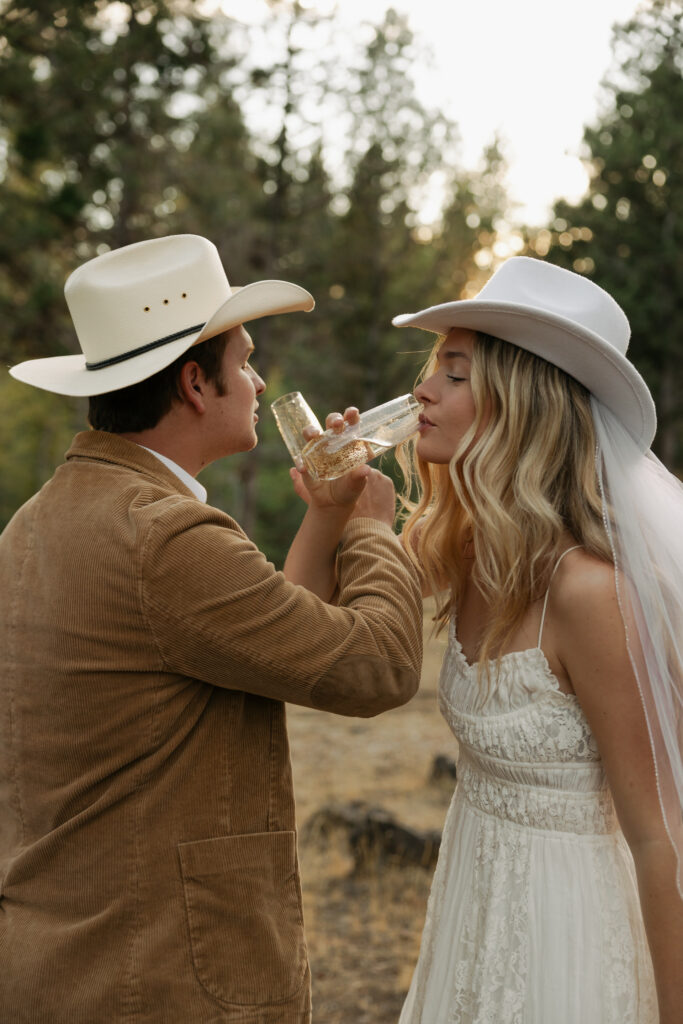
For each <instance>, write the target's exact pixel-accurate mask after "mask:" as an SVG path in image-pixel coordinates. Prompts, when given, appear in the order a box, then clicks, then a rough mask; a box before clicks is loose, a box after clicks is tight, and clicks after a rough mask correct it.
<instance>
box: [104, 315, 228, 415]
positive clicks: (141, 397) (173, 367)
mask: <svg viewBox="0 0 683 1024" xmlns="http://www.w3.org/2000/svg"><path fill="white" fill-rule="evenodd" d="M227 343H228V334H227V332H225V333H223V334H217V335H216V336H215V337H214V338H209V339H208V340H207V341H203V342H201V343H200V344H199V345H193V346H192V347H191V348H189V349H188V350H187V351H186V352H183V354H182V355H180V356H178V358H177V359H175V360H174V361H173V362H172V363H170V365H169V366H166V367H165V368H164V369H163V370H159V372H158V373H155V374H154V375H153V376H152V377H148V378H147V380H141V381H140V382H139V383H138V384H130V385H129V386H128V387H127V388H120V390H118V391H109V392H107V393H106V394H104V395H91V396H90V398H89V399H88V403H89V405H88V422H89V423H90V426H91V427H93V428H94V429H95V430H107V431H108V432H109V433H110V434H128V433H137V432H138V431H140V430H151V429H152V427H156V425H157V424H158V423H159V421H160V420H161V419H162V418H163V417H164V416H165V415H166V413H167V412H169V410H170V408H171V406H172V405H173V403H174V402H176V401H179V400H180V387H179V384H180V372H181V370H182V368H183V366H184V365H185V363H189V362H195V363H197V364H198V365H199V366H200V367H201V369H202V371H203V373H204V376H205V377H206V379H207V381H210V382H211V383H213V385H214V387H215V388H216V391H217V392H218V394H219V395H223V394H225V384H224V382H223V378H222V375H221V366H222V363H223V354H224V352H225V346H226V345H227Z"/></svg>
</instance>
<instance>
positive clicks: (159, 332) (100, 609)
mask: <svg viewBox="0 0 683 1024" xmlns="http://www.w3.org/2000/svg"><path fill="white" fill-rule="evenodd" d="M65 292H66V298H67V302H68V305H69V308H70V311H71V314H72V317H73V321H74V325H75V327H76V332H77V334H78V338H79V342H80V345H81V348H82V352H83V354H82V355H78V356H63V357H54V358H46V359H40V360H33V361H31V362H28V363H22V364H20V365H19V366H17V367H14V368H13V370H12V371H11V372H12V374H13V376H15V377H16V378H18V379H19V380H22V381H24V382H26V383H29V384H32V385H34V386H37V387H41V388H45V389H47V390H51V391H56V392H58V393H61V394H66V395H82V396H88V397H89V398H90V414H89V416H90V422H91V425H92V426H93V427H94V428H95V429H93V430H91V431H86V432H84V433H81V434H78V435H77V436H76V438H75V439H74V441H73V444H72V447H71V449H70V450H69V452H67V455H66V462H65V463H64V464H63V465H62V466H60V467H59V468H58V469H57V470H56V472H55V474H54V476H53V477H52V479H51V480H50V481H49V482H48V483H47V484H46V485H45V486H44V487H43V488H42V490H41V491H40V492H39V493H38V494H37V495H35V496H34V497H33V498H32V499H31V500H30V501H29V502H27V504H26V505H24V506H23V507H22V508H21V509H20V510H19V511H18V512H17V513H16V515H15V516H14V518H13V519H12V521H11V522H10V524H9V525H8V527H7V528H6V530H5V531H4V533H3V534H2V536H0V578H2V580H3V586H2V588H1V589H0V651H1V652H2V663H3V664H2V669H3V670H2V674H1V676H0V680H1V682H0V729H1V734H2V737H3V742H2V744H1V745H0V884H1V888H0V964H1V965H2V966H1V968H0V1007H2V1011H1V1012H0V1016H1V1017H2V1019H3V1020H7V1021H8V1022H9V1021H17V1022H18V1021H31V1024H48V1022H49V1024H115V1022H124V1021H125V1022H127V1024H130V1022H138V1021H139V1022H143V1021H144V1022H145V1024H170V1022H173V1024H203V1022H205V1024H209V1022H219V1021H221V1022H236V1021H240V1022H250V1024H275V1022H277V1024H287V1022H292V1024H294V1022H297V1024H299V1022H302V1021H308V1020H310V1005H311V1004H310V975H309V968H308V960H307V953H306V945H305V941H304V933H303V922H302V908H301V891H300V883H299V871H298V863H297V850H296V833H295V820H294V800H293V794H292V779H291V771H290V761H289V750H288V742H287V732H286V725H285V707H284V702H286V701H290V702H293V703H295V704H300V705H304V706H308V707H312V708H319V709H321V710H325V711H331V712H334V713H337V714H342V715H358V716H368V715H375V714H378V713H379V712H382V711H384V710H385V709H387V708H391V707H393V706H396V705H399V704H402V703H404V702H405V701H407V700H408V699H409V698H410V697H411V696H412V695H413V693H414V692H415V689H416V686H417V682H418V673H419V665H420V655H421V650H420V642H421V620H422V606H421V597H420V591H419V587H418V584H417V581H416V579H415V576H414V573H413V571H412V569H411V567H410V563H409V561H408V559H407V558H406V556H405V555H404V553H403V551H402V548H401V546H400V544H399V542H398V540H397V539H396V537H395V535H394V533H393V531H392V529H391V520H392V517H393V489H390V494H389V495H387V482H386V478H384V477H382V476H381V474H378V473H376V472H375V471H372V473H371V474H370V477H369V482H368V478H367V473H368V471H365V475H364V474H363V473H360V474H359V473H357V472H356V473H355V475H351V474H350V475H349V477H348V479H347V478H344V481H343V482H342V484H341V485H339V486H338V489H337V492H336V501H331V500H327V501H325V500H323V499H325V498H326V497H327V499H329V498H330V495H325V494H324V493H322V497H321V492H316V495H315V496H312V500H311V504H310V505H309V508H308V511H307V513H306V517H305V519H304V523H303V524H302V530H303V534H302V536H304V538H307V537H326V538H327V543H328V545H329V546H330V550H331V551H332V552H336V549H337V542H339V552H338V563H337V564H338V570H337V575H338V588H339V591H338V605H337V606H334V607H333V606H331V605H329V604H326V603H324V602H323V601H321V600H320V599H319V598H317V597H316V596H314V594H312V593H311V592H309V590H306V589H304V588H303V587H302V586H297V585H295V584H294V583H292V582H290V580H288V579H287V578H286V576H285V575H283V573H278V572H275V570H274V568H273V566H272V565H270V564H269V563H268V562H267V561H266V559H265V557H264V556H263V554H262V553H261V552H260V551H259V550H258V548H256V547H255V545H254V544H253V543H251V541H250V540H249V539H248V537H247V536H246V535H245V534H244V532H243V531H242V529H241V528H240V526H239V525H238V523H237V522H236V521H235V520H234V519H233V518H232V517H231V516H230V515H227V514H225V513H223V512H221V511H219V510H218V509H215V508H212V507H211V506H209V505H207V504H206V492H205V491H204V488H203V487H202V486H201V485H200V484H199V483H198V482H197V480H196V479H195V476H196V474H197V473H198V472H199V470H200V469H201V468H202V467H203V466H205V465H207V464H208V463H209V462H212V461H213V460H215V459H218V458H222V457H225V456H228V455H232V454H235V453H237V452H241V451H247V450H249V449H251V448H253V447H254V445H255V444H256V434H255V423H256V420H257V419H258V416H257V415H256V408H257V404H258V403H257V400H258V398H259V396H260V395H261V394H262V393H263V390H264V388H265V384H264V383H263V381H262V380H261V378H260V377H259V376H258V375H257V374H256V372H255V371H254V370H253V369H252V368H251V366H250V364H249V357H250V354H251V351H252V348H253V345H252V342H251V338H250V337H249V334H248V333H247V331H246V330H245V328H244V326H243V325H244V323H246V322H250V321H252V320H255V319H258V318H260V317H264V316H267V315H270V314H276V313H287V312H293V311H296V310H310V309H312V307H313V300H312V299H311V296H310V295H309V294H308V292H306V291H304V289H302V288H299V287H297V286H296V285H292V284H288V283H286V282H283V281H262V282H257V283H255V284H251V285H247V286H246V287H244V288H241V289H237V288H231V287H230V286H229V284H228V281H227V278H226V276H225V272H224V270H223V267H222V265H221V262H220V259H219V257H218V253H217V251H216V249H215V247H214V246H213V245H212V244H211V243H210V242H208V241H207V240H206V239H203V238H200V237H198V236H194V235H176V236H170V237H166V238H159V239H154V240H150V241H147V242H141V243H138V244H135V245H130V246H126V247H124V248H123V249H119V250H115V251H113V252H110V253H107V254H106V255H104V256H100V257H97V258H96V259H93V260H91V261H89V262H88V263H86V264H84V265H83V266H81V267H80V268H79V269H77V270H76V271H75V272H74V273H73V274H72V275H71V277H70V278H69V280H68V281H67V284H66V289H65ZM327 486H328V487H329V485H327ZM340 501H341V504H339V502H340ZM321 727H324V722H323V720H321Z"/></svg>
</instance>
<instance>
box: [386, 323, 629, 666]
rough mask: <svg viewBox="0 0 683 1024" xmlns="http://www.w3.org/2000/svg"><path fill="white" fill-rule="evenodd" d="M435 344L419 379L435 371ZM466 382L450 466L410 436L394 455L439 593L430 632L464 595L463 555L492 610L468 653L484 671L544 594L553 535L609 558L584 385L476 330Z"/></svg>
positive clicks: (414, 543)
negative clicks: (422, 454) (465, 412)
mask: <svg viewBox="0 0 683 1024" xmlns="http://www.w3.org/2000/svg"><path fill="white" fill-rule="evenodd" d="M443 340H444V339H443V338H439V340H438V342H437V344H436V346H435V347H434V349H433V351H432V353H431V356H430V358H429V360H428V361H427V364H426V365H425V367H424V368H423V370H422V373H421V374H420V378H419V379H420V380H423V379H425V378H426V377H428V376H430V375H431V374H432V373H433V372H434V369H435V368H436V365H437V358H436V357H437V352H438V349H439V347H440V346H441V344H442V342H443ZM471 387H472V394H473V398H474V405H475V420H474V422H473V424H472V426H471V428H470V429H469V431H468V432H467V434H466V435H465V437H463V439H462V441H461V443H460V445H459V447H458V449H457V450H456V452H455V453H454V455H453V458H452V459H451V462H450V464H449V465H447V466H446V465H433V464H430V463H427V462H424V461H423V460H421V459H419V458H418V457H417V455H416V452H415V442H411V444H410V446H409V447H408V448H407V451H406V450H404V451H403V452H402V453H399V461H400V464H401V468H402V470H403V473H404V477H405V482H406V486H405V489H404V493H403V495H402V496H401V497H402V502H403V505H404V507H405V508H406V510H407V517H406V521H405V525H404V531H403V536H404V540H405V541H406V549H407V550H408V552H409V553H410V555H411V557H412V558H413V560H414V561H415V564H416V565H417V567H418V568H419V569H420V571H421V572H422V573H423V574H424V576H425V577H426V578H427V580H428V582H429V583H430V585H431V589H432V592H433V593H434V594H436V595H437V612H436V621H437V623H438V625H439V628H441V627H442V626H443V625H445V624H446V623H447V622H448V620H449V619H450V617H451V616H452V614H453V612H454V610H455V609H457V606H458V604H459V602H460V600H461V599H462V596H463V592H464V588H465V583H466V579H467V573H466V553H467V556H468V557H467V562H468V564H471V565H472V566H473V568H472V576H473V581H474V583H475V585H476V586H477V587H478V589H479V590H480V591H481V593H482V594H483V596H484V597H485V599H486V601H487V602H488V604H489V607H490V610H491V615H490V618H489V621H488V625H487V627H486V628H485V630H484V632H483V635H482V638H481V644H480V647H479V652H478V659H479V663H480V675H481V672H482V667H483V666H486V668H485V669H484V671H485V672H486V674H487V675H488V663H489V660H493V659H495V658H499V657H500V655H501V654H502V653H503V652H504V650H505V645H506V643H507V642H508V641H509V640H510V639H511V637H512V635H513V634H514V632H515V630H516V629H517V628H518V626H519V625H520V624H521V621H522V619H523V617H524V614H525V613H526V611H527V609H528V608H529V606H530V605H531V604H532V602H534V601H536V600H538V599H539V598H540V597H542V595H543V593H544V592H545V590H546V588H547V586H548V584H549V580H550V574H551V572H552V569H553V566H554V564H555V562H556V560H557V557H558V556H559V554H560V551H561V549H562V540H561V537H562V534H563V531H565V530H568V531H569V532H570V533H571V535H572V536H573V537H574V538H575V540H576V543H578V544H580V545H581V546H582V547H583V548H585V550H586V551H589V552H591V553H593V554H595V555H597V556H598V557H599V558H601V559H604V560H605V561H607V562H612V556H611V552H610V546H609V541H608V538H607V535H606V532H605V529H604V526H603V518H602V502H601V497H600V490H599V484H598V479H597V474H596V460H595V448H596V439H595V431H594V427H593V419H592V416H591V409H590V396H589V393H588V391H587V390H586V389H585V388H584V387H583V386H582V385H581V384H579V383H578V381H576V380H574V379H573V378H572V377H569V376H568V375H567V374H566V373H564V372H563V371H562V370H560V369H558V368H557V367H556V366H553V365H552V364H551V363H549V362H547V361H546V360H544V359H542V358H540V357H538V356H535V355H533V354H532V353H530V352H526V351H525V350H524V349H521V348H518V347H517V346H516V345H513V344H510V343H508V342H506V341H501V340H500V339H499V338H494V337H492V336H490V335H486V334H482V333H478V332H477V334H476V338H475V344H474V351H473V356H472V365H471ZM406 456H407V457H406ZM416 485H417V491H418V497H417V499H416V500H414V499H411V495H413V494H414V492H415V487H416ZM472 558H473V561H472Z"/></svg>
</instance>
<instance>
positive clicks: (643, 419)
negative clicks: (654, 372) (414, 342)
mask: <svg viewBox="0 0 683 1024" xmlns="http://www.w3.org/2000/svg"><path fill="white" fill-rule="evenodd" d="M392 323H393V324H394V325H395V326H396V327H421V328H422V329H423V330H426V331H434V332H435V333H436V334H448V332H449V330H450V329H451V328H452V327H468V328H470V329H471V330H475V331H482V332H484V333H485V334H491V335H494V336H495V337H497V338H502V339H503V341H510V342H512V343H513V344H515V345H518V346H519V347H520V348H523V349H526V350H527V351H528V352H533V353H534V355H537V356H541V357H542V358H543V359H546V360H547V361H548V362H550V363H553V364H554V365H555V366H559V367H560V369H561V370H564V371H565V373H568V374H569V375H570V376H571V377H575V378H576V380H578V381H579V382H580V383H581V384H583V386H584V387H585V388H587V389H588V390H589V391H590V392H591V393H592V394H593V395H595V397H596V398H597V399H599V400H600V401H601V402H602V403H603V404H604V405H605V406H607V408H608V409H610V410H611V411H612V412H613V413H614V415H615V416H616V417H617V418H618V419H619V420H620V421H621V422H622V423H623V424H624V426H625V427H626V428H627V429H628V430H629V432H630V433H631V434H632V435H633V437H634V439H635V440H636V441H637V442H638V444H639V446H640V447H641V448H642V449H643V450H647V449H648V448H649V447H650V445H651V444H652V440H653V438H654V436H655V430H656V428H657V418H656V412H655V405H654V402H653V400H652V396H651V394H650V392H649V390H648V387H647V384H646V383H645V381H644V380H643V378H642V377H641V376H640V374H639V373H638V371H637V370H636V369H635V367H634V366H633V364H632V363H631V362H629V360H628V359H627V358H626V350H627V348H628V343H629V338H630V334H631V329H630V327H629V323H628V320H627V319H626V316H625V314H624V312H623V310H622V309H621V307H620V306H618V305H617V303H616V302H615V301H614V299H613V298H612V297H611V296H610V295H608V294H607V292H606V291H603V289H602V288H599V287H598V285H596V284H594V283H593V282H592V281H589V280H588V278H586V277H582V276H581V275H580V274H574V273H572V271H570V270H563V269H562V268H561V267H556V266H554V265H553V264H552V263H544V262H543V261H542V260H537V259H530V258H529V257H527V256H513V257H511V258H510V259H508V260H506V261H505V263H503V264H502V265H501V266H500V267H499V268H498V270H497V271H496V272H495V274H494V275H493V276H492V277H491V279H490V280H489V281H488V282H487V283H486V284H485V285H484V287H483V288H482V290H481V291H480V292H479V294H478V295H477V297H476V298H474V299H464V300H462V301H460V302H444V303H442V304H441V305H439V306H430V308H429V309H423V310H421V312H419V313H401V314H400V315H399V316H396V317H394V319H393V321H392Z"/></svg>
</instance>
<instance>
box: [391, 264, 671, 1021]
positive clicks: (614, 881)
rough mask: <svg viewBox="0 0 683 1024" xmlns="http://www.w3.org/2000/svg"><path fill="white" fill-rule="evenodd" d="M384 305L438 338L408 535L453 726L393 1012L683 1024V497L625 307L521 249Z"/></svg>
mask: <svg viewBox="0 0 683 1024" xmlns="http://www.w3.org/2000/svg"><path fill="white" fill-rule="evenodd" d="M394 323H395V324H397V325H398V326H402V327H403V326H413V327H419V328H422V329H424V330H428V331H432V332H434V333H435V334H437V335H438V340H437V343H436V347H435V349H434V351H433V353H432V356H431V358H430V360H429V363H428V365H427V367H426V368H425V372H424V375H423V379H422V381H421V383H420V384H419V385H418V387H417V388H416V389H415V395H416V397H417V398H418V399H419V400H420V402H422V403H423V407H424V412H423V416H422V418H421V427H420V434H419V437H418V439H417V441H416V442H414V444H413V458H412V460H411V461H412V469H413V471H414V473H413V478H414V477H415V476H417V478H418V482H419V485H420V497H419V500H418V501H417V503H416V504H412V505H410V506H409V507H410V508H411V509H412V511H411V513H410V515H409V516H408V518H407V521H406V523H405V526H404V530H403V538H404V542H405V545H406V548H407V549H408V551H409V552H410V553H411V555H412V557H413V559H414V561H415V563H416V565H417V566H419V567H420V568H421V570H422V573H423V578H424V580H425V593H434V594H435V596H436V598H437V607H438V619H439V621H440V622H441V623H442V624H443V625H444V626H445V625H448V628H449V642H448V648H447V652H446V656H445V659H444V663H443V668H442V672H441V678H440V682H439V703H440V708H441V711H442V713H443V715H444V716H445V718H446V720H447V722H448V723H449V725H450V727H451V728H452V730H453V732H454V734H455V736H456V738H457V740H458V744H459V760H458V784H457V787H456V791H455V795H454V798H453V802H452V804H451V808H450V810H449V813H448V818H447V820H446V824H445V827H444V832H443V839H442V845H441V851H440V857H439V863H438V866H437V869H436V874H435V877H434V881H433V885H432V892H431V895H430V900H429V905H428V910H427V919H426V924H425V928H424V933H423V938H422V945H421V950H420V955H419V959H418V963H417V967H416V969H415V973H414V976H413V980H412V984H411V987H410V991H409V993H408V997H407V999H406V1002H405V1005H404V1008H403V1012H402V1014H401V1018H400V1024H418V1022H420V1024H446V1022H448V1024H483V1022H487V1024H488V1022H491V1024H493V1022H495V1024H513V1022H514V1024H579V1022H580V1024H612V1022H613V1024H655V1022H657V1021H658V1020H659V1021H660V1024H673V1022H678V1024H680V1021H681V1019H682V1017H681V1013H682V1010H681V1008H682V1007H683V984H682V973H681V970H680V965H681V954H682V952H683V913H682V911H683V901H682V899H681V885H680V875H679V876H678V882H677V871H678V863H679V861H680V855H681V849H682V843H681V824H680V823H681V810H680V793H681V758H680V732H678V731H677V730H678V724H679V723H678V719H677V716H680V708H681V618H680V617H681V607H682V605H681V589H682V580H681V577H682V574H683V551H682V543H681V533H682V532H683V530H682V525H683V518H682V517H681V510H683V499H682V497H681V487H680V484H679V483H678V481H676V480H674V478H673V477H672V476H671V474H669V473H667V471H666V470H665V469H664V468H663V467H662V466H661V464H660V463H658V462H657V460H656V459H655V458H654V456H652V454H651V453H649V452H648V449H649V446H650V443H651V441H652V438H653V436H654V431H655V415H654V406H653V403H652V399H651V397H650V395H649V392H648V390H647V387H646V385H645V383H644V381H643V380H642V378H641V377H640V376H639V374H638V373H637V372H636V371H635V369H634V368H633V366H632V365H631V364H630V363H629V362H628V360H627V359H626V356H625V352H626V347H627V344H628V337H629V328H628V322H627V320H626V317H625V316H624V314H623V312H622V311H621V309H620V308H619V306H618V305H617V304H616V303H615V302H614V301H613V300H612V299H611V298H610V296H609V295H607V294H606V293H605V292H604V291H603V290H602V289H600V288H598V287H597V286H596V285H594V284H593V283H592V282H590V281H588V280H587V279H585V278H582V277H580V276H579V275H576V274H572V273H570V272H568V271H564V270H561V269H560V268H557V267H554V266H552V265H550V264H544V263H542V262H541V261H539V260H532V259H527V258H524V257H514V258H512V259H510V260H508V261H507V262H506V263H504V264H503V265H502V266H501V268H500V269H499V270H498V271H497V273H496V274H494V276H493V277H492V278H491V280H490V281H489V283H488V284H487V285H486V286H485V288H484V289H483V290H482V291H481V292H480V293H479V295H478V296H477V298H476V299H472V300H468V301H460V302H449V303H445V304H443V305H440V306H435V307H431V308H430V309H427V310H423V311H422V312H420V313H417V314H406V315H402V316H399V317H396V318H395V320H394ZM644 711H645V713H644ZM658 1001H659V1010H658V1009H657V1002H658Z"/></svg>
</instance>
